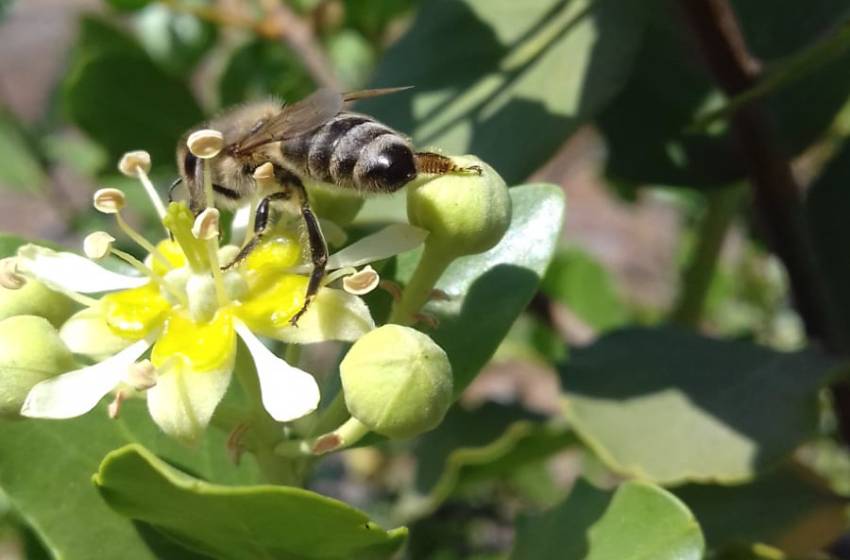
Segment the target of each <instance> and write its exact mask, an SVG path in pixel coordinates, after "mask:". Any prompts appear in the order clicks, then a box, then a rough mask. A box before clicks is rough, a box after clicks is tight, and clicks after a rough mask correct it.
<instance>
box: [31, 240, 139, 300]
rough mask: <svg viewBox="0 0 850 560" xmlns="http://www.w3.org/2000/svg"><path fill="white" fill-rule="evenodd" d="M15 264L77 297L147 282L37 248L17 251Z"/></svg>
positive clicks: (54, 287) (64, 254)
mask: <svg viewBox="0 0 850 560" xmlns="http://www.w3.org/2000/svg"><path fill="white" fill-rule="evenodd" d="M18 262H19V265H20V267H21V269H22V270H24V271H26V272H28V273H29V274H32V275H33V276H35V277H36V278H37V279H39V280H41V281H42V282H44V283H45V284H47V285H48V286H50V287H51V288H53V289H56V290H60V291H69V292H77V293H80V294H90V293H95V292H109V291H113V290H126V289H128V288H137V287H139V286H142V285H144V284H147V283H148V282H149V281H150V280H149V279H147V278H143V277H140V276H125V275H124V274H118V273H117V272H112V271H111V270H107V269H105V268H103V267H102V266H100V265H97V264H95V263H93V262H92V261H90V260H88V259H87V258H85V257H81V256H79V255H75V254H74V253H58V252H56V251H53V250H52V249H48V248H46V247H39V246H38V245H24V246H23V247H21V248H20V249H18Z"/></svg>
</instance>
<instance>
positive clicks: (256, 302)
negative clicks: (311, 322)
mask: <svg viewBox="0 0 850 560" xmlns="http://www.w3.org/2000/svg"><path fill="white" fill-rule="evenodd" d="M307 282H308V279H307V277H306V276H300V275H296V274H289V275H284V276H282V277H281V276H278V277H277V278H275V279H274V281H271V282H267V283H263V285H262V286H261V287H260V289H256V290H252V297H251V299H250V300H249V301H247V302H245V303H243V304H241V305H240V306H239V307H238V308H237V314H238V316H239V318H240V319H242V320H243V321H245V323H247V324H248V326H249V327H250V328H251V330H253V331H256V332H257V333H260V334H265V335H272V334H273V333H275V332H276V331H278V330H279V329H282V328H285V327H287V326H288V325H289V320H290V319H291V318H292V317H293V316H294V315H295V313H297V312H298V310H299V309H301V307H302V306H303V305H304V294H305V293H306V290H307Z"/></svg>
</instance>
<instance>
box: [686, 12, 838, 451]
mask: <svg viewBox="0 0 850 560" xmlns="http://www.w3.org/2000/svg"><path fill="white" fill-rule="evenodd" d="M679 5H680V6H681V7H682V10H683V13H684V15H685V17H686V19H687V20H688V23H689V24H690V27H691V29H692V30H693V35H694V37H695V39H696V40H697V41H698V43H699V45H700V47H701V49H702V51H703V54H704V56H705V59H706V62H707V63H708V66H709V67H710V69H711V71H712V72H713V74H714V76H715V80H716V81H717V83H718V84H719V85H720V87H721V88H722V89H723V91H724V92H725V93H726V95H727V97H729V98H734V97H735V96H737V95H740V94H742V93H744V92H745V91H747V90H749V89H751V88H753V87H754V86H755V85H756V84H758V83H759V80H760V78H761V65H760V64H759V63H758V61H756V60H755V58H754V57H753V56H752V55H751V54H750V52H749V50H748V49H747V45H746V41H745V39H744V36H743V34H742V33H741V28H740V25H739V24H738V20H737V17H736V15H735V12H734V11H733V9H732V7H731V5H730V4H729V1H728V0H679ZM731 124H732V130H733V132H734V133H735V134H736V135H737V137H738V140H739V143H740V146H739V148H740V150H741V152H742V154H743V155H744V157H745V159H746V160H747V161H748V163H749V167H750V179H751V183H752V188H753V192H754V201H755V206H756V208H757V209H758V211H759V214H760V216H761V219H762V221H763V222H764V226H765V229H766V232H767V237H768V240H769V242H770V244H771V246H772V248H773V250H774V252H775V253H776V255H777V256H778V257H779V258H780V259H781V260H782V262H783V263H784V264H785V268H786V270H787V271H788V278H789V280H790V284H791V291H792V293H793V296H794V302H795V303H796V306H797V310H798V311H799V313H800V317H801V318H802V320H803V323H804V325H805V327H806V332H807V334H808V335H809V336H810V337H811V338H812V339H815V340H819V341H820V342H821V343H822V344H823V345H824V347H825V348H826V349H827V350H829V351H830V352H833V353H835V354H839V355H845V356H846V355H847V353H848V337H847V333H845V332H844V331H843V329H842V328H841V326H840V323H839V321H838V319H837V317H836V316H835V306H834V305H831V298H830V297H829V294H828V292H827V286H826V284H825V282H824V281H823V279H822V278H821V277H820V270H819V269H818V265H817V262H816V261H815V257H814V254H815V253H814V248H813V244H812V240H811V236H810V230H809V227H808V225H807V223H806V216H805V213H804V212H803V204H802V200H801V194H800V193H801V189H800V186H799V185H798V184H797V181H796V180H795V178H794V175H793V173H792V171H791V165H790V162H789V161H788V157H787V155H785V154H783V152H782V150H781V149H780V148H779V145H778V143H777V138H778V135H777V134H776V132H775V129H774V127H773V125H772V123H771V121H770V119H769V118H768V115H767V114H766V113H765V112H764V111H763V110H762V108H761V107H760V105H759V102H758V100H752V101H750V102H749V103H746V104H743V105H740V106H738V107H736V108H735V109H734V111H733V113H732V118H731ZM832 390H833V395H834V398H835V412H836V416H837V418H838V425H839V431H840V433H841V437H842V439H843V440H844V442H845V444H850V384H848V383H847V382H840V383H836V384H835V385H834V386H833V388H832Z"/></svg>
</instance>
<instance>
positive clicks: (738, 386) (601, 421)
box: [562, 328, 833, 484]
mask: <svg viewBox="0 0 850 560" xmlns="http://www.w3.org/2000/svg"><path fill="white" fill-rule="evenodd" d="M832 365H833V363H832V362H830V361H829V360H827V359H826V358H825V357H824V356H823V355H822V354H820V353H818V352H816V351H814V350H807V351H802V352H796V353H787V354H786V353H780V352H776V351H773V350H769V349H767V348H763V347H759V346H756V345H754V344H751V343H747V342H727V341H720V340H712V339H708V338H703V337H700V336H698V335H696V334H693V333H689V332H685V331H679V330H675V329H672V328H660V329H629V330H623V331H618V332H616V333H613V334H611V335H608V336H605V337H603V338H601V339H600V340H599V341H597V342H596V343H595V344H593V345H592V346H590V347H587V348H585V349H581V350H576V351H575V352H574V353H573V354H572V356H571V358H570V360H569V362H568V363H567V364H566V366H565V367H564V368H563V369H562V382H563V385H564V390H565V392H566V397H565V412H566V415H567V418H568V419H569V421H570V423H571V425H572V426H573V428H574V429H575V430H576V432H577V433H578V435H579V436H580V437H581V438H582V440H584V442H585V443H586V444H587V445H588V446H589V447H590V448H591V449H593V450H594V451H595V452H596V454H597V455H598V456H599V457H600V458H601V459H602V460H603V461H604V462H605V464H606V465H607V466H608V467H609V468H611V469H612V470H614V471H615V472H617V473H619V474H621V475H625V476H634V477H639V478H642V479H645V480H653V481H656V482H659V483H663V484H679V483H682V482H685V481H703V482H722V483H732V482H741V481H745V480H749V479H751V478H752V477H753V476H755V474H756V473H758V472H759V471H761V470H763V469H765V468H766V467H768V466H771V465H773V464H774V463H776V462H777V461H779V460H780V459H782V458H783V457H785V456H786V455H787V454H789V453H790V452H791V451H792V450H793V449H794V448H795V447H797V446H798V445H799V444H800V443H802V442H803V441H805V440H806V439H807V438H809V437H811V436H812V435H814V433H815V431H816V427H817V419H818V413H817V403H818V399H817V395H818V390H819V389H820V387H821V386H822V385H823V384H824V383H825V381H826V380H827V377H828V376H829V374H830V373H831V371H832Z"/></svg>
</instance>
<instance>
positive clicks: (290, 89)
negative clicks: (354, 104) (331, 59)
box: [218, 39, 315, 107]
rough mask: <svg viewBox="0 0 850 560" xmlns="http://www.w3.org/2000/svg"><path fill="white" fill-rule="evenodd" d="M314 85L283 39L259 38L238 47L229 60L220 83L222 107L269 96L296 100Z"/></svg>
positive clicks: (313, 87)
mask: <svg viewBox="0 0 850 560" xmlns="http://www.w3.org/2000/svg"><path fill="white" fill-rule="evenodd" d="M313 89H315V84H314V83H313V80H312V78H311V77H310V74H309V73H308V72H307V70H306V69H305V68H304V65H303V64H302V63H301V61H300V60H299V59H298V57H297V56H296V55H295V54H294V53H293V52H292V51H291V50H289V49H288V48H287V47H286V46H285V45H283V43H282V42H281V41H271V40H267V39H257V40H254V41H251V42H249V43H246V44H245V45H243V46H242V47H240V48H238V49H237V50H236V51H234V53H233V54H232V55H231V57H230V60H228V61H227V66H226V68H225V69H224V72H223V73H222V75H221V80H220V81H219V84H218V93H219V103H220V104H221V105H222V106H225V107H226V106H228V105H233V104H236V103H241V102H243V101H246V100H250V99H256V98H261V97H266V96H268V95H269V94H274V95H276V96H279V97H281V98H282V99H285V100H286V101H289V102H291V101H295V100H298V99H303V98H304V97H306V96H307V95H309V94H310V93H311V92H312V91H313Z"/></svg>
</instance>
